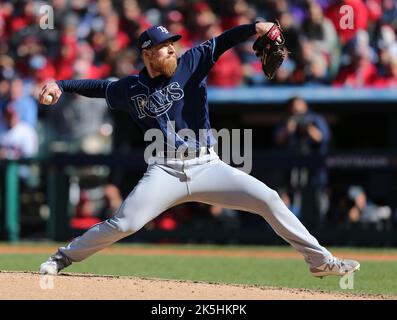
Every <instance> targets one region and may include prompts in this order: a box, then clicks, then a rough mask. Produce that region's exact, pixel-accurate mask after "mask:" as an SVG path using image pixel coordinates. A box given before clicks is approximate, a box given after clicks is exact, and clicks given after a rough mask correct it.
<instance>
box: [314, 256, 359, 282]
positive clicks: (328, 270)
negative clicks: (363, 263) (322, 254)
mask: <svg viewBox="0 0 397 320" xmlns="http://www.w3.org/2000/svg"><path fill="white" fill-rule="evenodd" d="M358 270H360V263H359V262H358V261H355V260H347V259H339V258H335V257H334V258H331V259H330V260H329V261H328V262H327V263H324V264H322V265H321V266H318V267H313V268H310V273H311V274H312V275H313V276H314V277H318V278H322V277H324V276H332V275H333V276H344V275H346V274H349V273H353V272H355V271H358Z"/></svg>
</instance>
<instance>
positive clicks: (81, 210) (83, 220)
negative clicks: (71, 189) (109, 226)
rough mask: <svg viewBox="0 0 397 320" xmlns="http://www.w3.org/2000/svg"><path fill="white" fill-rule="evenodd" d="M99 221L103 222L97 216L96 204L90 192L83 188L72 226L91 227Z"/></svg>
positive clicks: (75, 227)
mask: <svg viewBox="0 0 397 320" xmlns="http://www.w3.org/2000/svg"><path fill="white" fill-rule="evenodd" d="M99 222H101V220H100V219H99V218H98V217H96V216H95V208H94V204H93V202H92V201H91V199H90V197H89V194H88V192H87V191H85V190H81V191H80V200H79V203H78V204H77V206H76V211H75V215H74V216H73V218H72V219H71V221H70V226H71V227H72V228H74V229H89V228H90V227H92V226H93V225H94V224H97V223H99Z"/></svg>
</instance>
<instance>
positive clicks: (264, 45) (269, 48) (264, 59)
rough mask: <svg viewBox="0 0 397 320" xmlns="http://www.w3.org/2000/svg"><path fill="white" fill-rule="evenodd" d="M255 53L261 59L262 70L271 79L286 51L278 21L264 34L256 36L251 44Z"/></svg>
mask: <svg viewBox="0 0 397 320" xmlns="http://www.w3.org/2000/svg"><path fill="white" fill-rule="evenodd" d="M252 49H253V50H254V51H255V55H256V56H257V57H258V58H260V59H261V64H262V70H263V72H264V74H265V76H266V77H267V78H268V79H273V77H274V75H275V74H276V72H277V69H278V68H279V67H280V66H281V64H282V63H283V61H284V59H285V58H286V56H287V54H288V51H287V49H286V47H285V39H284V36H283V34H282V32H281V28H280V24H279V23H278V21H277V22H276V23H275V24H274V25H273V27H271V28H270V30H269V31H268V32H266V34H264V35H263V36H261V37H258V38H257V39H256V41H255V42H254V45H253V46H252Z"/></svg>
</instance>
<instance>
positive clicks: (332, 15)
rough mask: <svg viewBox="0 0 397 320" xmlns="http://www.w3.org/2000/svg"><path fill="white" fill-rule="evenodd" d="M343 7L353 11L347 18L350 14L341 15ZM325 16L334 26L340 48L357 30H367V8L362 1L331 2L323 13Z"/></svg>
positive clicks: (341, 0) (342, 0) (337, 0)
mask: <svg viewBox="0 0 397 320" xmlns="http://www.w3.org/2000/svg"><path fill="white" fill-rule="evenodd" d="M344 5H346V6H349V7H350V8H352V9H353V14H352V15H350V16H349V14H350V12H344V13H343V14H342V13H341V11H340V10H341V7H342V6H344ZM325 16H326V17H327V18H329V19H330V20H331V21H332V23H333V24H334V27H335V30H336V32H337V34H338V35H339V40H340V42H341V44H342V46H344V45H345V44H347V43H348V42H349V41H350V40H351V39H353V38H354V37H355V35H356V33H357V31H358V30H367V28H368V19H369V17H368V8H367V7H366V6H365V4H364V2H363V1H362V0H333V1H332V2H331V5H330V6H329V7H328V8H327V10H326V11H325ZM349 24H352V25H349Z"/></svg>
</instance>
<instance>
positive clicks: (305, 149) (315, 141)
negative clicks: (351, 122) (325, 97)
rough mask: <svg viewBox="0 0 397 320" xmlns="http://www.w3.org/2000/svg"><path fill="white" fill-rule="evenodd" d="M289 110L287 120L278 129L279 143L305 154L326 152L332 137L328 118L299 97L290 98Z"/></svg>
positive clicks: (277, 137) (277, 138)
mask: <svg viewBox="0 0 397 320" xmlns="http://www.w3.org/2000/svg"><path fill="white" fill-rule="evenodd" d="M288 110H289V116H288V118H287V121H286V122H285V123H284V124H282V125H281V126H280V127H278V128H277V131H276V143H277V145H279V146H285V147H287V148H288V149H289V150H290V151H293V152H296V153H299V154H303V155H305V154H306V155H308V154H326V153H327V151H328V146H329V142H330V138H331V134H330V130H329V127H328V124H327V122H326V120H325V119H324V118H323V117H322V116H321V115H319V114H318V113H316V112H314V111H311V110H310V109H309V107H308V105H307V103H306V101H305V100H303V99H302V98H299V97H293V98H291V99H290V100H289V102H288Z"/></svg>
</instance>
